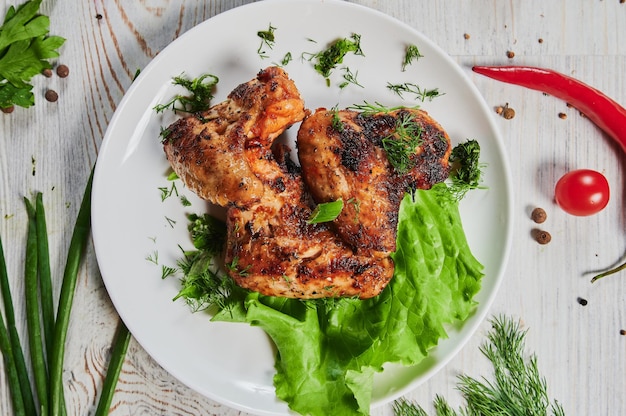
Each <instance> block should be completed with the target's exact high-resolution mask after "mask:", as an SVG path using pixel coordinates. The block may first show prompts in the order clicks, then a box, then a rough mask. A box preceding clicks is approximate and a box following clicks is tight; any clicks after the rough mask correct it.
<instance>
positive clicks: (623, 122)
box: [472, 66, 626, 153]
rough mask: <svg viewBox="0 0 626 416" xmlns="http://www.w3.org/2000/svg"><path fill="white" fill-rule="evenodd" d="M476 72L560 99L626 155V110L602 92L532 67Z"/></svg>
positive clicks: (486, 68)
mask: <svg viewBox="0 0 626 416" xmlns="http://www.w3.org/2000/svg"><path fill="white" fill-rule="evenodd" d="M472 70H473V71H474V72H477V73H479V74H481V75H485V76H488V77H490V78H493V79H496V80H498V81H503V82H507V83H509V84H516V85H521V86H522V87H526V88H530V89H533V90H537V91H542V92H545V93H547V94H550V95H552V96H554V97H557V98H560V99H562V100H564V101H565V102H567V103H569V104H571V105H572V106H574V107H575V108H576V109H578V111H580V112H581V113H583V114H584V115H585V116H586V117H587V118H588V119H589V120H591V121H593V122H594V124H595V125H597V126H598V127H599V128H600V129H602V130H603V131H604V132H605V133H606V134H608V135H609V136H611V137H612V138H613V139H614V140H615V141H616V142H617V143H618V144H619V145H620V146H621V147H622V150H623V151H624V152H625V153H626V109H625V108H624V107H622V106H621V105H620V104H618V103H617V102H616V101H614V100H612V99H611V98H609V97H607V96H606V95H605V94H604V93H602V92H601V91H599V90H597V89H595V88H593V87H591V86H589V85H587V84H585V83H583V82H581V81H579V80H577V79H575V78H572V77H570V76H567V75H564V74H561V73H559V72H556V71H553V70H550V69H543V68H536V67H531V66H475V67H473V68H472Z"/></svg>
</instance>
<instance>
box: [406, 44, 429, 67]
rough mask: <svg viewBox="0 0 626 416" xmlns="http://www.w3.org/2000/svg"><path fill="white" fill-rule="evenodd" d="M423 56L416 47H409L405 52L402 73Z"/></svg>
mask: <svg viewBox="0 0 626 416" xmlns="http://www.w3.org/2000/svg"><path fill="white" fill-rule="evenodd" d="M423 57H424V55H422V54H421V53H420V51H419V49H418V47H417V46H416V45H407V47H406V49H405V51H404V60H403V61H402V72H404V71H406V67H407V66H409V65H411V64H412V63H413V61H416V62H417V60H418V59H419V58H423Z"/></svg>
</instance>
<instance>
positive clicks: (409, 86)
mask: <svg viewBox="0 0 626 416" xmlns="http://www.w3.org/2000/svg"><path fill="white" fill-rule="evenodd" d="M387 88H388V89H390V90H391V91H393V92H394V93H396V94H398V96H399V97H400V98H404V96H403V94H404V93H409V94H414V95H415V99H417V100H420V101H422V102H424V101H426V100H428V101H432V100H433V98H436V97H440V96H442V95H444V94H445V93H441V92H439V89H438V88H433V89H430V90H428V89H425V88H421V87H420V86H419V85H417V84H413V83H410V82H405V83H403V84H392V83H390V82H388V83H387Z"/></svg>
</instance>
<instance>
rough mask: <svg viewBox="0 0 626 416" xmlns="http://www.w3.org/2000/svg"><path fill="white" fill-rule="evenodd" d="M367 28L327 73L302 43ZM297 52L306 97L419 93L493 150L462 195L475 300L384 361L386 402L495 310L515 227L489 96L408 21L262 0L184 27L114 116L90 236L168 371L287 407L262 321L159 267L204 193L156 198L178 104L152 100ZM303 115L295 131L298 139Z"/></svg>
mask: <svg viewBox="0 0 626 416" xmlns="http://www.w3.org/2000/svg"><path fill="white" fill-rule="evenodd" d="M270 24H271V25H272V26H273V27H274V28H275V32H274V33H275V36H276V40H275V44H274V47H273V48H272V49H270V48H268V47H267V46H265V47H264V48H263V50H264V51H265V53H266V54H267V55H268V56H269V57H268V58H265V59H263V58H261V56H260V55H259V53H258V48H259V46H260V45H261V39H260V38H259V37H258V36H257V31H260V30H267V29H268V27H269V25H270ZM353 33H356V34H360V35H361V46H362V49H363V52H364V54H365V56H355V55H351V54H350V55H348V56H347V57H346V59H345V61H344V64H343V65H340V67H339V68H338V69H336V70H335V71H334V73H333V75H332V76H331V85H330V86H327V85H326V82H325V80H324V79H323V78H322V77H321V76H320V75H319V74H318V73H316V72H315V70H314V69H313V67H312V63H311V62H309V61H307V60H303V59H301V56H302V53H315V52H319V51H321V50H324V49H325V48H326V47H327V46H328V45H329V44H330V43H331V42H332V41H334V40H336V39H339V38H344V37H349V36H350V35H352V34H353ZM409 44H414V45H416V46H418V48H419V50H420V52H421V54H422V55H423V57H422V58H419V60H417V61H414V62H413V63H412V64H411V65H410V66H408V67H407V68H406V71H404V72H403V71H402V70H401V67H402V61H403V59H404V53H405V48H406V46H407V45H409ZM287 52H290V53H291V54H292V57H293V58H294V59H293V60H292V61H291V62H290V63H289V64H287V65H286V66H285V69H286V71H287V72H288V73H289V75H290V76H291V77H292V78H293V79H294V81H295V82H296V85H297V86H298V87H299V89H300V91H301V94H302V96H303V98H304V99H305V102H306V105H307V107H308V108H310V109H315V108H317V107H327V108H330V107H333V106H335V105H338V106H339V107H345V106H350V105H353V104H361V103H363V102H364V101H368V102H372V103H373V102H376V101H377V102H380V103H383V104H385V105H389V106H393V105H415V104H420V105H422V107H423V108H424V109H426V110H427V111H428V112H429V113H430V114H431V115H432V116H433V117H434V118H435V119H437V120H438V121H439V122H440V123H441V124H442V126H443V127H444V128H445V129H446V130H447V131H448V133H449V135H450V137H451V138H452V140H453V142H455V143H456V142H460V141H464V140H466V139H468V138H475V139H478V140H479V141H480V143H481V145H482V149H483V150H482V161H483V162H485V163H486V164H487V168H486V175H485V185H486V186H487V187H488V189H487V190H481V191H475V192H472V193H471V194H470V196H469V197H467V198H466V199H465V200H464V201H463V202H462V205H461V212H462V217H463V221H464V224H465V230H466V233H467V236H468V239H469V243H470V245H471V247H472V249H473V251H474V254H475V255H476V256H477V258H478V259H479V260H480V261H481V262H482V263H483V264H484V265H485V272H486V276H485V278H484V280H483V288H482V290H481V291H480V293H479V294H478V296H477V300H478V301H479V302H480V306H479V307H478V310H477V311H476V313H475V314H474V315H473V316H471V317H470V318H469V319H468V320H467V321H466V322H465V323H464V324H463V325H459V326H458V327H454V328H450V331H449V338H448V339H445V340H442V341H441V343H440V345H439V346H438V347H437V348H436V349H434V350H433V351H432V354H431V355H430V357H429V358H428V359H427V360H425V361H424V362H423V363H422V364H421V365H418V366H416V367H408V368H404V367H398V366H390V367H388V368H387V369H386V370H385V371H384V372H383V373H381V374H379V375H377V377H376V378H375V385H374V396H373V400H372V404H373V406H379V405H381V404H384V403H386V402H388V401H390V400H392V399H395V398H397V397H399V396H400V395H401V394H403V393H405V392H407V391H408V390H410V389H413V388H415V387H416V386H417V385H418V384H420V383H421V382H424V381H425V380H426V379H428V378H429V377H430V376H431V375H432V374H434V373H435V372H436V371H437V370H439V369H440V368H441V367H442V366H443V365H445V363H446V362H448V361H449V360H450V359H451V358H452V357H453V356H454V355H455V354H456V353H457V352H458V351H459V349H460V348H461V347H462V346H463V345H464V343H465V342H466V341H467V340H468V338H469V337H470V336H471V334H472V333H473V332H474V330H475V329H476V328H477V326H478V325H479V324H480V322H481V321H482V320H483V319H484V317H485V315H486V314H487V311H488V308H489V305H490V304H491V302H492V300H493V297H494V296H495V293H496V291H497V288H498V285H499V282H500V280H501V276H502V273H503V271H504V268H505V263H506V260H507V256H508V251H509V246H510V239H511V205H512V204H511V199H512V198H511V192H510V186H509V182H510V174H509V171H508V168H507V164H506V162H505V160H504V159H505V158H504V156H503V151H502V142H501V139H500V137H499V133H498V132H497V129H496V127H495V126H494V124H493V120H492V114H491V110H490V109H488V108H487V106H486V105H485V103H484V102H483V100H482V98H481V97H480V95H479V94H478V92H477V91H476V89H475V88H474V86H473V84H472V83H471V82H470V81H469V79H468V77H467V76H466V75H465V73H464V72H463V71H462V70H461V68H459V67H458V66H457V65H456V64H455V63H454V62H453V61H452V60H451V59H450V58H449V57H448V56H447V55H446V54H445V53H444V52H443V51H441V50H440V49H438V48H437V46H435V45H434V44H433V43H432V42H430V41H429V40H428V39H426V38H425V37H424V36H423V35H421V34H420V33H418V32H416V31H415V30H413V29H412V28H410V27H408V26H407V25H405V24H403V23H400V22H398V21H397V20H394V19H392V18H390V17H388V16H386V15H383V14H381V13H379V12H376V11H374V10H371V9H368V8H365V7H362V6H357V5H354V4H351V3H347V2H341V1H334V0H333V1H330V0H300V1H293V0H266V1H262V2H258V3H252V4H249V5H246V6H242V7H239V8H236V9H233V10H230V11H228V12H225V13H222V14H220V15H217V16H215V17H213V18H211V19H209V20H207V21H206V22H204V23H202V24H200V25H198V26H197V27H195V28H193V29H192V30H189V31H188V32H187V33H185V34H184V35H182V36H181V37H180V38H179V39H177V40H176V41H175V42H173V43H172V44H171V45H169V46H168V47H167V48H165V49H164V50H163V51H162V52H161V53H159V55H158V56H157V57H156V58H155V59H154V60H153V61H152V62H151V63H150V65H148V66H147V67H146V68H145V69H144V70H143V71H142V73H141V75H140V76H139V77H138V79H137V80H136V81H135V82H134V83H133V85H132V87H131V88H130V89H129V91H128V93H127V94H126V96H125V97H124V99H123V100H122V102H121V103H120V105H119V108H118V109H117V111H116V113H115V116H114V117H113V119H112V120H111V123H110V125H109V128H108V130H107V134H106V137H105V139H104V142H103V144H102V147H101V149H100V154H99V157H98V162H97V166H96V173H95V179H94V187H93V201H92V203H93V205H92V210H93V236H94V242H95V247H96V254H97V258H98V263H99V265H100V269H101V272H102V277H103V279H104V282H105V284H106V287H107V290H108V292H109V294H110V297H111V300H112V301H113V303H114V305H115V307H116V309H117V311H118V312H119V314H120V316H121V317H122V319H123V320H124V322H125V323H126V325H127V326H128V328H129V329H130V331H131V333H132V334H133V336H134V337H135V338H136V340H137V341H138V342H139V343H140V344H141V345H142V346H143V347H144V348H145V349H146V351H147V352H148V353H149V354H150V355H151V356H152V357H153V358H154V359H155V360H156V361H157V362H158V363H159V364H160V365H161V366H163V367H164V368H165V369H166V370H167V371H169V372H170V373H171V374H172V375H174V376H175V377H176V378H178V379H179V380H180V381H182V382H183V383H185V384H186V385H188V386H189V387H191V388H193V389H195V390H197V391H198V392H200V393H202V394H203V395H205V396H207V397H209V398H211V399H214V400H216V401H218V402H221V403H224V404H226V405H228V406H231V407H234V408H237V409H240V410H244V411H247V412H251V413H257V414H264V415H276V414H287V413H289V411H288V408H287V406H286V404H285V403H283V402H281V401H280V400H278V399H276V397H275V395H274V388H273V384H272V377H273V374H274V354H275V351H274V349H273V347H272V344H271V342H270V340H269V339H268V337H267V336H266V335H265V334H264V333H263V332H262V331H261V330H260V329H258V328H253V327H249V326H247V325H245V324H231V323H213V322H209V316H207V315H206V314H204V313H197V314H192V313H191V312H190V310H189V308H188V307H187V305H186V304H185V303H184V302H182V301H178V302H172V298H173V297H174V296H175V295H176V293H177V292H178V281H177V279H175V278H170V279H166V280H162V279H161V269H160V266H157V265H156V264H155V262H153V261H150V260H149V259H152V260H155V261H156V262H158V263H159V265H161V264H163V265H175V262H176V260H177V259H178V258H179V256H180V251H179V248H178V245H179V244H181V245H183V246H184V247H185V248H190V247H191V244H190V242H189V238H188V235H187V232H186V227H185V226H186V219H185V214H186V213H188V212H201V211H203V210H205V209H206V208H208V207H207V205H206V204H205V203H203V202H202V201H201V200H199V199H198V198H196V197H195V196H194V195H193V194H191V193H190V192H189V191H188V190H187V189H182V186H179V187H178V193H179V194H180V195H183V194H184V195H186V196H187V197H188V198H189V200H190V201H191V202H192V206H191V207H187V208H186V207H184V206H183V205H182V204H181V202H180V201H179V199H178V198H176V197H171V198H168V199H166V200H165V201H163V202H162V201H161V191H160V190H159V188H161V187H169V186H171V183H170V182H168V181H167V180H166V176H165V175H166V172H167V170H168V163H167V161H166V159H165V156H164V153H163V150H162V147H161V145H160V137H159V133H160V130H161V127H162V126H165V125H167V124H168V123H169V122H171V121H173V119H174V117H175V116H174V115H173V114H171V113H170V114H166V115H158V114H156V113H155V111H153V107H154V106H155V105H156V104H159V103H163V102H166V101H167V100H168V99H170V98H171V97H172V96H173V95H174V94H175V93H176V92H179V91H178V90H177V89H176V87H173V86H172V84H171V80H172V77H174V76H177V75H180V74H182V73H184V74H186V75H187V76H189V77H197V76H199V75H201V74H203V73H207V72H208V73H211V74H214V75H216V76H218V77H219V79H220V81H219V84H218V88H217V90H216V93H215V99H214V102H215V103H217V102H219V101H221V100H222V99H224V98H225V97H226V95H227V94H228V93H229V92H230V91H231V90H232V89H233V88H234V87H235V86H236V85H238V84H240V83H242V82H246V81H248V80H249V79H251V78H253V77H254V76H255V75H256V73H257V72H258V71H259V70H260V69H261V68H263V67H266V66H269V65H271V64H273V63H277V62H281V61H282V59H283V57H284V56H285V54H286V53H287ZM343 67H348V68H350V70H351V71H352V72H353V73H357V80H358V82H359V83H360V84H361V85H362V86H363V88H361V87H359V86H356V85H352V84H351V85H348V86H347V87H346V88H343V89H340V88H339V87H338V84H339V83H340V82H341V81H342V74H343V73H344V71H343V70H342V69H341V68H343ZM387 82H391V83H394V84H399V83H403V82H412V83H415V84H417V85H419V86H420V87H422V88H425V89H433V88H438V89H439V91H440V92H441V93H443V94H444V95H442V96H440V97H437V98H435V99H434V100H432V101H426V102H423V103H422V102H420V101H415V100H414V99H413V98H412V97H410V96H406V97H405V99H401V98H400V97H398V96H397V95H396V94H394V93H392V92H391V91H389V90H388V89H387ZM296 131H297V126H294V127H293V128H292V129H290V130H289V131H288V132H287V136H286V140H292V141H293V140H294V138H295V133H296Z"/></svg>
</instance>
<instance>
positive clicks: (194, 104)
mask: <svg viewBox="0 0 626 416" xmlns="http://www.w3.org/2000/svg"><path fill="white" fill-rule="evenodd" d="M218 82H219V78H218V77H216V76H215V75H211V74H203V75H200V76H199V77H197V78H193V79H187V78H184V77H183V75H182V74H181V75H179V76H177V77H174V78H173V79H172V84H174V85H179V86H181V87H184V88H185V89H186V90H187V91H189V92H190V93H191V95H176V96H175V97H174V98H172V99H171V100H170V101H168V102H167V103H165V104H157V105H155V106H154V110H155V111H156V112H157V113H161V112H163V111H165V110H168V109H171V110H172V111H174V112H175V113H177V112H182V113H197V112H200V111H204V110H206V109H208V108H209V107H210V105H211V99H213V89H214V88H215V86H216V85H217V83H218ZM168 134H169V133H168ZM161 136H162V137H164V134H163V131H162V132H161ZM164 138H165V137H164Z"/></svg>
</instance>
